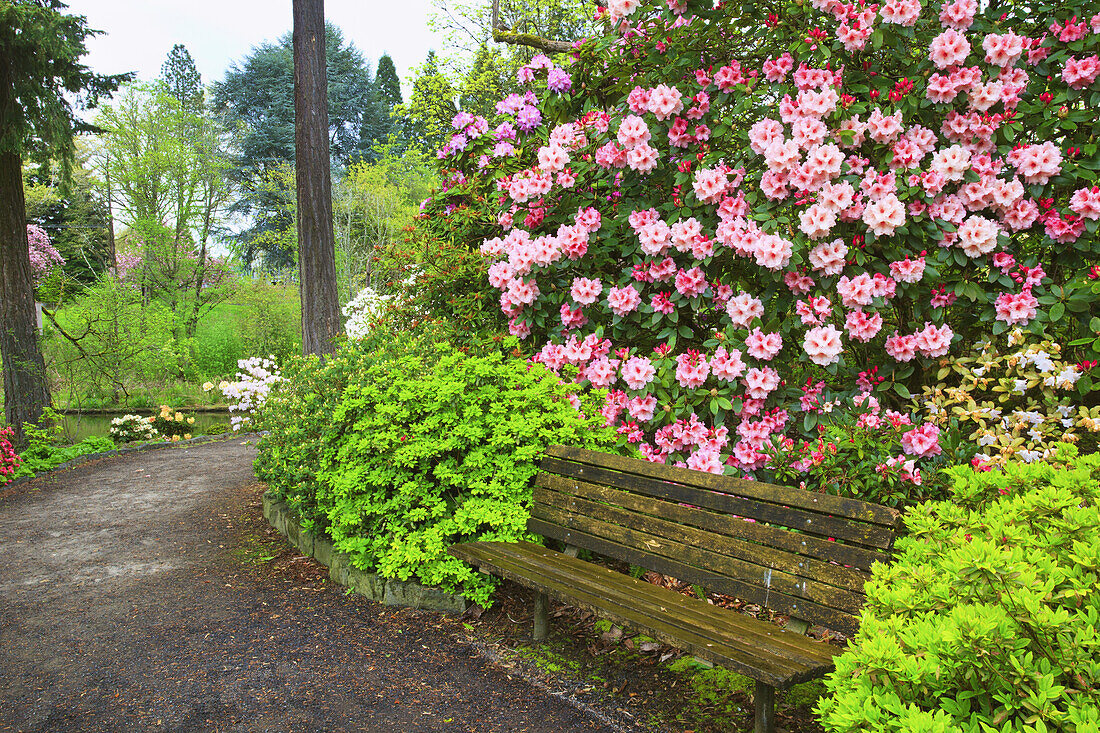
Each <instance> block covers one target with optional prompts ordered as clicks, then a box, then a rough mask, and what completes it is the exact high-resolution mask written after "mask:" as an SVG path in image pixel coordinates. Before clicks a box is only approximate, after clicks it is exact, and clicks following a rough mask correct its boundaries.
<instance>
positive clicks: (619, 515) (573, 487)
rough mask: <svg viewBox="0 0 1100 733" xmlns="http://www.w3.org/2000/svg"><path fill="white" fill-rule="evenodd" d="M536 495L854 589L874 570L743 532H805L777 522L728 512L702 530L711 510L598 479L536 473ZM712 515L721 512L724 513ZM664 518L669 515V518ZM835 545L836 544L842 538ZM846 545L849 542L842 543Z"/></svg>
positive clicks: (860, 587) (860, 590)
mask: <svg viewBox="0 0 1100 733" xmlns="http://www.w3.org/2000/svg"><path fill="white" fill-rule="evenodd" d="M551 489H553V490H551ZM627 496H634V499H635V501H631V500H630V499H629V498H626V497H627ZM586 497H598V498H597V501H589V500H588V498H586ZM534 499H535V501H536V502H539V503H545V504H549V505H551V506H555V507H558V508H559V509H565V510H568V511H572V512H579V513H582V514H588V515H590V516H593V517H596V518H597V519H600V520H602V521H605V522H611V523H614V524H621V525H623V526H625V527H630V528H631V529H636V530H641V531H645V532H650V533H652V534H655V535H658V536H661V537H664V538H666V539H671V540H678V541H681V542H684V543H686V544H689V545H692V546H695V547H705V548H708V549H710V550H713V551H715V552H720V553H723V554H725V555H729V556H730V557H733V558H737V559H739V560H743V561H745V562H749V563H753V564H755V565H760V566H764V567H768V568H772V569H773V570H780V571H783V572H786V573H790V574H791V575H797V576H799V577H803V578H808V579H811V580H815V581H818V582H821V583H825V584H828V585H833V586H836V587H838V588H844V589H845V590H848V591H851V592H853V593H859V594H862V593H863V586H864V584H865V583H866V582H867V581H868V580H869V579H870V577H871V576H870V573H865V572H862V571H860V570H857V569H855V568H846V567H844V566H842V565H837V564H833V563H828V562H821V561H820V560H815V559H813V558H810V557H807V556H805V555H801V556H800V555H798V554H797V553H792V552H787V551H785V550H784V549H782V548H779V547H776V546H775V543H772V542H768V543H766V544H759V543H757V542H749V541H745V540H743V539H741V538H740V537H738V534H740V530H741V529H742V528H744V527H752V528H755V530H750V531H753V533H754V534H757V535H759V534H761V532H760V531H759V530H761V529H762V530H764V531H765V532H766V533H768V534H769V539H775V540H779V539H782V537H780V535H782V536H785V537H788V538H793V537H800V536H802V535H794V534H792V533H791V532H787V531H784V530H782V529H779V528H777V527H761V526H760V524H759V523H758V522H746V521H744V520H740V519H733V518H730V517H729V516H728V515H726V517H725V519H726V521H725V522H724V523H723V524H724V525H725V527H724V529H725V530H726V531H725V532H712V531H708V530H705V529H698V528H697V527H696V526H693V525H696V524H697V523H699V522H707V521H708V520H707V519H706V518H702V517H699V515H701V514H707V513H708V512H706V510H703V509H699V508H697V507H684V506H680V505H678V504H672V503H669V502H665V501H659V500H652V499H648V500H647V499H643V498H642V497H638V496H637V495H627V493H626V492H622V491H618V490H616V489H611V488H606V487H601V486H595V485H592V484H587V485H586V486H585V487H583V488H582V487H581V486H580V482H578V481H576V480H573V479H567V478H565V477H563V476H552V475H550V474H539V476H538V477H537V478H536V482H535V489H534ZM620 499H621V500H623V501H624V502H626V503H628V504H630V506H623V504H620V503H619V501H617V500H620ZM599 502H604V503H599ZM643 503H644V504H647V505H648V506H645V510H644V511H639V510H638V508H637V507H638V506H639V505H641V504H643ZM711 516H712V517H715V518H718V517H721V515H711ZM664 517H667V519H665V518H664ZM685 520H687V521H685ZM690 520H694V521H690ZM829 544H833V545H835V544H836V543H829ZM840 547H842V548H845V547H849V546H847V545H841V546H840Z"/></svg>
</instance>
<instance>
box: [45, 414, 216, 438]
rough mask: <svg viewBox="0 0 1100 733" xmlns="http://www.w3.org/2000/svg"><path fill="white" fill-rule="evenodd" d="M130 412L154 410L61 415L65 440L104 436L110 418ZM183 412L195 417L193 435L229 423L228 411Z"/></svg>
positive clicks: (144, 415)
mask: <svg viewBox="0 0 1100 733" xmlns="http://www.w3.org/2000/svg"><path fill="white" fill-rule="evenodd" d="M130 413H133V414H137V415H141V416H143V417H148V416H149V415H152V414H154V411H152V410H130V411H129V412H116V413H106V414H95V415H62V416H61V417H62V421H61V425H62V428H63V429H64V430H65V437H66V440H67V441H72V442H73V443H77V442H80V441H81V440H84V439H85V438H89V437H91V436H93V435H102V436H105V437H106V436H107V435H108V432H109V431H110V429H111V420H114V419H115V418H116V417H122V416H123V415H127V414H130ZM183 413H184V414H185V415H187V417H193V418H195V424H194V425H193V426H192V427H193V428H194V434H195V435H199V434H201V433H204V432H206V430H207V429H208V428H210V427H211V426H213V425H229V413H228V412H187V410H184V411H183Z"/></svg>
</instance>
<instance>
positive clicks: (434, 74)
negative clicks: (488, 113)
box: [397, 51, 458, 150]
mask: <svg viewBox="0 0 1100 733" xmlns="http://www.w3.org/2000/svg"><path fill="white" fill-rule="evenodd" d="M457 96H458V92H457V91H456V90H455V88H454V85H453V84H452V83H451V80H450V79H448V78H447V75H446V74H445V73H444V72H443V70H442V69H440V68H439V62H438V61H437V60H436V57H435V51H429V52H428V58H427V59H425V60H424V64H423V66H421V67H420V69H419V71H418V72H417V77H416V81H414V82H413V87H412V94H410V95H409V101H408V102H406V103H405V104H401V105H398V106H397V114H399V115H401V116H402V118H403V119H404V125H405V128H406V129H407V130H408V131H409V134H410V138H411V139H410V142H413V143H417V144H419V145H421V146H423V147H424V148H425V149H426V150H435V149H437V148H439V147H440V146H442V145H443V143H444V142H445V141H446V138H447V137H448V136H449V135H450V134H451V132H452V130H451V120H452V119H454V116H455V113H456V112H458V107H456V106H455V98H456V97H457Z"/></svg>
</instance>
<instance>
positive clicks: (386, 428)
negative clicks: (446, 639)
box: [257, 328, 614, 604]
mask: <svg viewBox="0 0 1100 733" xmlns="http://www.w3.org/2000/svg"><path fill="white" fill-rule="evenodd" d="M384 331H385V329H384V328H379V329H376V330H375V331H374V332H372V334H371V336H370V338H369V339H367V340H366V341H364V342H359V344H357V345H355V346H352V347H349V348H346V349H344V350H342V351H341V352H340V353H339V354H337V355H336V356H335V357H334V358H332V359H331V360H330V361H329V362H326V363H324V364H322V363H321V362H318V361H314V360H302V361H300V362H299V363H298V364H297V365H294V366H291V367H289V368H288V369H286V370H285V371H284V375H285V376H288V377H289V379H288V380H287V381H286V382H283V383H282V384H281V385H280V386H279V387H278V388H277V389H276V390H275V391H274V393H273V395H272V396H271V397H270V398H269V400H268V402H267V408H268V410H269V414H270V419H269V421H268V425H267V427H268V429H269V430H271V434H270V435H269V436H267V437H265V438H264V439H263V440H262V442H261V444H260V451H261V454H260V458H259V460H258V461H257V471H258V475H260V477H261V478H262V479H264V480H266V481H268V482H269V483H271V484H272V488H273V489H274V490H275V491H276V493H279V494H280V495H281V496H283V497H284V498H285V499H287V501H288V503H290V505H291V506H293V507H296V508H297V509H298V510H299V512H300V513H301V515H302V517H303V519H304V520H305V522H306V524H307V525H308V526H310V527H311V528H313V530H314V531H317V530H318V529H319V528H320V527H322V526H325V525H326V524H327V532H328V534H329V535H330V536H331V537H332V539H333V540H334V543H335V545H336V547H337V549H339V550H341V551H343V552H346V553H348V554H350V555H351V563H352V564H353V565H354V566H355V567H358V568H361V569H364V570H371V571H375V572H378V573H380V574H381V575H383V576H385V577H389V578H399V579H401V580H407V579H409V578H410V577H412V576H415V577H416V578H417V579H418V580H419V581H420V582H422V583H424V584H427V585H440V586H442V587H443V588H445V589H447V590H449V591H455V590H460V591H461V592H462V593H463V594H464V595H466V596H467V597H468V598H470V599H471V600H473V601H476V602H478V603H481V604H488V603H489V602H490V601H489V595H490V592H491V590H492V587H493V585H492V581H490V580H487V579H486V578H484V576H481V575H479V574H477V573H474V572H473V571H472V570H471V569H470V567H469V566H468V565H466V564H465V563H463V562H461V561H459V560H456V559H454V558H451V557H450V556H448V555H447V554H446V548H447V547H448V546H449V545H451V544H454V543H457V542H465V541H471V540H479V539H480V540H501V541H515V540H519V539H533V537H532V536H531V535H529V534H528V533H527V531H526V527H525V525H526V521H527V518H528V505H529V503H530V500H531V489H530V482H531V479H532V477H533V476H534V475H535V473H536V472H537V463H538V461H539V458H540V456H541V454H542V453H543V451H544V450H545V448H546V447H547V446H549V445H554V444H558V443H568V444H573V445H582V446H587V447H590V448H599V447H601V446H607V445H610V444H612V443H613V439H614V434H613V433H612V432H611V431H610V430H609V429H606V428H603V427H601V424H602V418H601V417H600V416H599V413H598V412H597V408H598V402H597V401H598V399H600V396H599V395H596V396H595V397H592V398H589V400H588V401H586V402H585V404H584V405H583V406H582V411H581V412H578V410H577V409H576V408H574V407H573V405H572V404H570V402H569V399H567V398H568V396H569V395H570V394H571V393H575V392H576V388H575V387H573V386H569V385H565V384H561V383H559V379H558V378H557V377H556V376H555V375H553V374H551V373H549V372H547V371H545V370H544V369H543V367H542V366H541V365H535V366H534V367H530V365H528V364H527V363H526V362H525V361H523V360H520V359H515V358H512V357H511V356H507V355H506V354H504V353H502V352H501V351H498V350H492V351H489V352H488V353H486V354H484V355H474V354H467V353H463V352H462V351H459V350H458V349H456V348H455V347H453V346H451V345H450V344H447V343H433V342H432V340H431V339H430V338H428V337H419V338H418V337H414V336H411V335H410V334H402V335H400V336H399V337H398V338H394V334H392V333H389V334H386V333H383V332H384ZM386 343H388V344H389V346H388V347H386V346H384V345H385V344H386ZM514 345H515V342H514V341H510V342H506V343H505V348H506V349H508V350H510V349H511V348H514ZM376 346H382V347H383V348H384V349H385V351H384V353H379V352H376V351H375V350H374V349H375V347H376ZM586 415H587V417H586ZM314 466H315V467H316V468H315V469H314ZM314 470H315V471H316V473H314Z"/></svg>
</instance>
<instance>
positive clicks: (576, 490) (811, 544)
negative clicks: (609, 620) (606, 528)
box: [535, 473, 891, 570]
mask: <svg viewBox="0 0 1100 733" xmlns="http://www.w3.org/2000/svg"><path fill="white" fill-rule="evenodd" d="M535 485H536V486H545V487H546V488H550V489H554V490H555V491H561V492H563V493H571V494H575V495H576V496H582V497H584V498H587V499H591V500H593V501H602V502H606V503H608V504H614V505H615V506H621V507H624V508H627V509H632V510H634V511H639V512H643V513H646V514H654V515H660V516H663V517H666V518H668V519H670V520H672V521H675V522H679V523H681V524H688V525H693V526H696V527H699V528H701V529H705V530H708V531H710V532H718V533H720V534H728V535H730V536H731V537H733V536H736V537H741V538H744V539H746V540H750V541H752V542H759V543H762V544H765V545H771V546H773V547H778V548H780V549H784V550H787V551H789V552H792V553H795V554H797V555H809V556H810V557H815V558H817V559H819V560H825V561H827V562H835V563H838V564H841V565H851V566H852V567H853V568H858V569H860V570H870V568H871V565H873V564H874V563H875V562H879V561H881V562H887V561H889V560H890V558H891V553H890V551H889V550H881V549H871V548H867V547H860V546H859V545H847V544H844V543H842V542H829V541H828V540H827V539H823V538H821V537H815V536H813V535H809V534H806V533H805V532H794V531H791V530H789V529H787V528H785V527H773V526H771V525H769V524H765V523H763V522H750V521H747V520H745V519H743V518H741V517H736V516H733V515H730V514H728V513H725V512H718V511H713V510H711V509H707V508H704V507H699V506H692V505H688V504H684V503H681V502H676V501H666V500H664V499H661V498H658V497H652V496H644V495H641V494H633V493H631V492H629V491H623V490H621V489H616V488H614V487H612V486H601V485H599V484H593V483H589V482H587V481H581V480H580V479H576V478H572V477H568V476H558V475H555V474H551V473H539V474H538V475H536V476H535Z"/></svg>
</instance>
